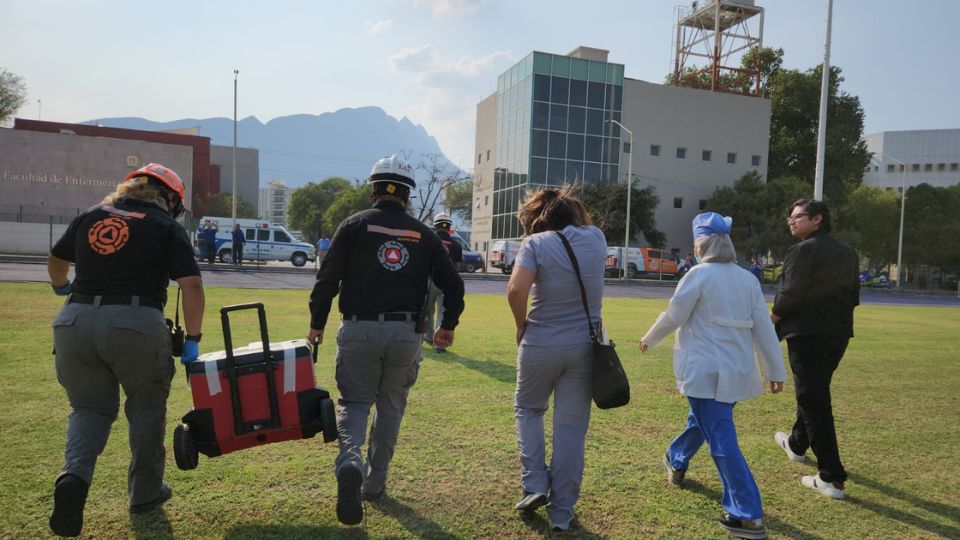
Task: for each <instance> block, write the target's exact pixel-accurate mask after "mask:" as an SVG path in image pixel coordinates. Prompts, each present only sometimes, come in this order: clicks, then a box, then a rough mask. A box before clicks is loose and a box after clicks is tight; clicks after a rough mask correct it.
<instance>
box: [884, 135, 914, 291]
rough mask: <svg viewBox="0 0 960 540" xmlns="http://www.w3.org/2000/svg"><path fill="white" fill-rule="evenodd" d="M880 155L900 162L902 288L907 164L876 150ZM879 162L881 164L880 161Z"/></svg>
mask: <svg viewBox="0 0 960 540" xmlns="http://www.w3.org/2000/svg"><path fill="white" fill-rule="evenodd" d="M877 153H878V154H880V156H881V157H883V158H885V159H889V160H890V161H893V162H896V163H899V164H900V239H899V240H898V241H897V288H898V289H902V288H903V280H902V279H901V277H902V276H903V271H902V270H901V266H900V264H901V263H902V262H903V216H904V211H905V210H906V208H907V164H906V163H904V162H902V161H900V160H899V159H897V158H895V157H891V156H888V155H887V154H884V153H883V152H877ZM881 164H883V163H882V162H881Z"/></svg>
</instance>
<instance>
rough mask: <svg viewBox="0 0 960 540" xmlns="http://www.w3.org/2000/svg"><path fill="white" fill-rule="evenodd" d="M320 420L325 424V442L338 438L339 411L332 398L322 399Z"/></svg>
mask: <svg viewBox="0 0 960 540" xmlns="http://www.w3.org/2000/svg"><path fill="white" fill-rule="evenodd" d="M320 422H321V423H322V424H323V442H325V443H328V442H333V441H335V440H337V436H338V433H337V412H336V410H335V409H334V407H333V400H332V399H330V398H324V399H321V400H320Z"/></svg>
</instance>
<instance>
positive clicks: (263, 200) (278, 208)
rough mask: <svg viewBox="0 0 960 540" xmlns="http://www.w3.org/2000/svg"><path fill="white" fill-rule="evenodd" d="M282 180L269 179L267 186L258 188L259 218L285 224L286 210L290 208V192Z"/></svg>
mask: <svg viewBox="0 0 960 540" xmlns="http://www.w3.org/2000/svg"><path fill="white" fill-rule="evenodd" d="M292 191H293V190H291V189H290V188H288V187H287V186H286V185H285V184H284V183H283V180H270V181H269V182H267V187H265V188H260V204H259V206H258V208H259V210H258V213H259V218H260V219H265V220H267V221H269V222H270V223H272V224H274V225H282V226H284V227H286V226H287V211H288V210H289V209H290V194H291V193H292Z"/></svg>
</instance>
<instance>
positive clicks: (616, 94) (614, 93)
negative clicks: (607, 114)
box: [607, 86, 623, 110]
mask: <svg viewBox="0 0 960 540" xmlns="http://www.w3.org/2000/svg"><path fill="white" fill-rule="evenodd" d="M609 88H610V96H609V98H610V99H609V100H607V108H608V109H614V110H620V109H621V108H622V104H623V87H622V86H610V87H609Z"/></svg>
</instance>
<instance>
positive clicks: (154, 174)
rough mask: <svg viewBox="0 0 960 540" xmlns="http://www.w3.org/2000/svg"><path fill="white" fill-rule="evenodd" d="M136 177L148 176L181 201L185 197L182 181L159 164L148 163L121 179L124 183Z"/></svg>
mask: <svg viewBox="0 0 960 540" xmlns="http://www.w3.org/2000/svg"><path fill="white" fill-rule="evenodd" d="M138 176H149V177H151V178H156V179H157V180H159V181H160V182H162V183H163V185H164V186H166V187H168V188H170V191H173V192H174V193H176V194H177V196H178V197H180V200H181V201H183V198H184V197H185V196H186V195H185V192H184V189H183V180H180V176H178V175H177V173H175V172H173V169H170V168H168V167H164V166H163V165H161V164H159V163H149V164H147V165H145V166H143V167H140V168H139V169H137V170H135V171H133V172H132V173H130V174H128V175H127V177H126V178H124V179H123V181H124V182H126V181H127V180H130V179H131V178H136V177H138Z"/></svg>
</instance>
